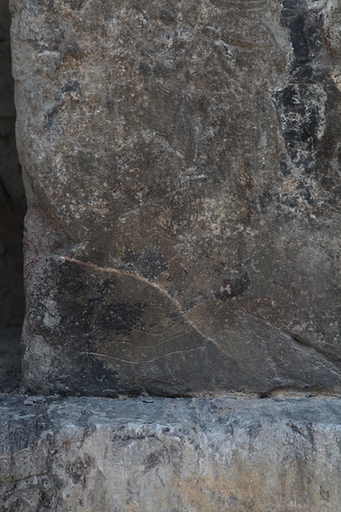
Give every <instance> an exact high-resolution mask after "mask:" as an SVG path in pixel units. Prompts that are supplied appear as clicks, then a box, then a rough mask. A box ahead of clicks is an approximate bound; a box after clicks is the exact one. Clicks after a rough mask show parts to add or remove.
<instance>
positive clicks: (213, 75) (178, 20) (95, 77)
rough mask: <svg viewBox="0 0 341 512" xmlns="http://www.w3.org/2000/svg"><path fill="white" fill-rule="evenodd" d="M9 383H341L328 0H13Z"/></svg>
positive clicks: (336, 157) (221, 387)
mask: <svg viewBox="0 0 341 512" xmlns="http://www.w3.org/2000/svg"><path fill="white" fill-rule="evenodd" d="M11 9H12V16H13V22H12V39H13V69H14V77H15V80H16V106H17V111H18V115H19V120H18V123H17V138H18V146H19V154H20V160H21V164H22V166H23V169H24V174H25V186H26V193H27V197H28V202H29V211H28V214H27V217H26V236H25V260H26V262H25V272H26V294H27V311H26V321H25V327H24V334H23V347H24V355H23V359H24V363H23V374H24V385H25V386H26V389H29V390H34V391H38V392H41V393H53V392H57V393H62V394H85V395H89V394H90V395H97V396H99V395H103V396H117V395H118V394H130V395H136V394H139V393H142V392H146V393H149V394H157V395H161V396H200V395H201V396H203V395H205V394H206V395H209V394H216V395H218V394H219V393H224V392H227V391H236V392H246V393H256V394H260V395H262V396H267V395H271V393H273V392H274V391H275V390H279V389H286V390H288V389H297V390H307V389H310V390H320V391H329V392H330V391H332V392H339V391H341V339H340V325H339V318H340V309H341V289H340V276H341V240H340V234H339V232H340V217H341V207H340V192H341V181H340V172H341V170H340V155H341V125H340V110H341V59H340V56H341V37H340V27H341V7H340V3H339V2H338V0H317V1H313V0H282V1H280V0H211V1H209V0H187V1H186V2H183V1H180V0H167V1H166V0H154V1H151V0H148V1H147V0H115V1H114V2H113V1H106V0H67V1H66V0H49V1H46V2H41V1H40V0H14V1H12V5H11Z"/></svg>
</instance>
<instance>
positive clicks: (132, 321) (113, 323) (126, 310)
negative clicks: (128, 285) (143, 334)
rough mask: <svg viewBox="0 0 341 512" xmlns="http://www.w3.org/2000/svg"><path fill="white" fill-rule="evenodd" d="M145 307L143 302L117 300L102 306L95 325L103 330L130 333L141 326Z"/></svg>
mask: <svg viewBox="0 0 341 512" xmlns="http://www.w3.org/2000/svg"><path fill="white" fill-rule="evenodd" d="M145 307H146V304H143V303H141V302H137V303H134V304H132V303H128V302H117V303H114V304H108V305H105V306H102V307H101V308H100V311H101V314H100V315H99V316H98V318H97V320H96V322H95V325H94V327H96V328H99V329H101V330H102V331H103V332H113V333H114V334H129V333H131V332H132V330H133V329H134V328H136V327H138V326H139V327H141V322H140V319H141V316H142V314H143V310H144V309H145Z"/></svg>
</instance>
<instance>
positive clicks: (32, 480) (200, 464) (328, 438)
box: [0, 395, 341, 512]
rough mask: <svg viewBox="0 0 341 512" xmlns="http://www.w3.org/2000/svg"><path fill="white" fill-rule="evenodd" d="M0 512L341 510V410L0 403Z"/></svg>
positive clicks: (192, 402) (198, 402)
mask: <svg viewBox="0 0 341 512" xmlns="http://www.w3.org/2000/svg"><path fill="white" fill-rule="evenodd" d="M0 413H1V414H0V422H1V425H0V437H1V442H0V450H1V454H0V475H1V476H0V482H1V487H0V489H1V494H0V495H1V496H2V497H1V505H0V508H1V510H2V511H4V512H5V511H14V510H15V511H16V512H20V511H22V512H24V511H25V512H29V511H36V510H45V509H46V510H53V511H63V512H64V511H67V510H71V511H73V512H75V511H84V510H86V511H101V512H107V511H108V512H109V511H110V512H113V511H117V512H118V511H120V512H121V511H129V512H130V511H138V512H153V511H155V512H160V511H162V512H166V511H167V512H168V511H169V512H176V511H178V512H180V511H181V512H182V511H191V512H192V511H210V512H213V511H214V512H215V511H217V512H218V511H226V510H229V511H233V512H234V511H236V512H237V511H238V512H239V511H244V510H245V511H246V510H248V511H249V510H252V511H261V512H267V511H269V512H270V511H271V512H276V511H278V512H279V511H280V512H283V511H285V512H289V511H305V512H306V511H307V510H309V511H310V512H314V511H316V512H317V511H318V512H323V511H328V512H331V511H339V510H340V503H341V400H340V399H338V398H310V399H307V398H292V399H288V398H286V399H281V398H272V399H263V400H262V399H252V398H248V399H233V398H231V397H229V398H212V399H163V398H149V397H148V398H139V399H126V400H111V399H101V398H67V399H61V398H57V397H52V398H43V397H39V396H38V397H37V396H35V397H27V396H20V395H1V400H0Z"/></svg>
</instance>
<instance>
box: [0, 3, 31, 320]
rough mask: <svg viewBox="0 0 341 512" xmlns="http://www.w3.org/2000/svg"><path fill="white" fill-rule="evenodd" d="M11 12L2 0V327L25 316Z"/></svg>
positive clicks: (23, 207) (22, 210)
mask: <svg viewBox="0 0 341 512" xmlns="http://www.w3.org/2000/svg"><path fill="white" fill-rule="evenodd" d="M9 29H10V13H9V10H8V1H7V0H0V329H1V327H4V326H6V325H21V324H22V322H23V318H24V291H23V275H22V274H23V272H22V267H23V256H22V231H23V224H24V220H23V219H24V214H25V210H26V201H25V194H24V187H23V183H22V177H21V168H20V164H19V160H18V154H17V150H16V145H15V134H14V123H15V108H14V101H13V94H14V90H13V89H14V83H13V78H12V76H11V57H10V41H9V39H10V37H9V36H10V34H9Z"/></svg>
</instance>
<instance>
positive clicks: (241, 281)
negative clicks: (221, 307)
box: [215, 272, 251, 302]
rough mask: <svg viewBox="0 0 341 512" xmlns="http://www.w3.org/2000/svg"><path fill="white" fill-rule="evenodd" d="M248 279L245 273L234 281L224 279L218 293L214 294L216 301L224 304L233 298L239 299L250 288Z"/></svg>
mask: <svg viewBox="0 0 341 512" xmlns="http://www.w3.org/2000/svg"><path fill="white" fill-rule="evenodd" d="M250 284H251V281H250V278H249V276H248V274H247V272H245V273H244V274H243V275H242V276H241V277H239V278H236V279H224V281H223V284H222V286H221V287H220V289H219V291H218V292H217V293H216V294H215V296H216V298H217V299H218V300H221V301H222V302H226V301H227V300H228V299H232V298H233V297H240V296H241V295H243V294H244V293H245V292H246V290H247V289H248V288H249V287H250Z"/></svg>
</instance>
